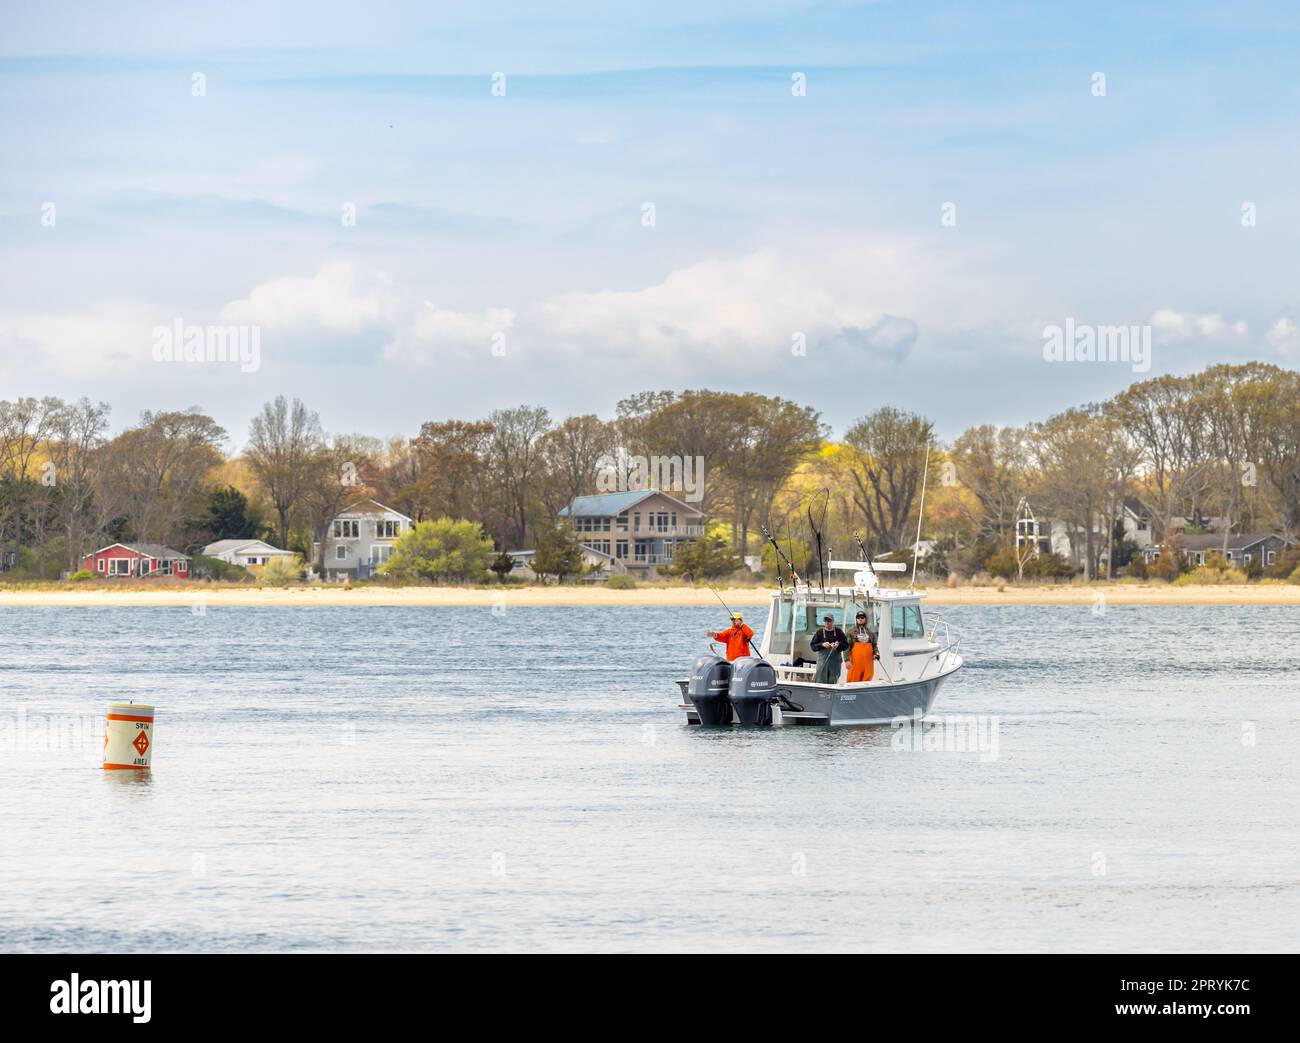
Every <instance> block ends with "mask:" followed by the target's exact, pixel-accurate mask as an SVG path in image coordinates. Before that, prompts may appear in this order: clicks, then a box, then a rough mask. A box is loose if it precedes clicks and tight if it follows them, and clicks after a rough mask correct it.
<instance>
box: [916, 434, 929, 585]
mask: <svg viewBox="0 0 1300 1043" xmlns="http://www.w3.org/2000/svg"><path fill="white" fill-rule="evenodd" d="M929 478H930V444H929V443H928V442H927V443H926V446H925V471H924V472H923V473H922V475H921V509H920V510H919V511H917V513H916V543H915V545H914V546H913V547H912V589H913V590H915V589H916V559H917V556H918V555H919V554H920V552H921V521H922V519H924V518H925V486H926V482H927V481H928V480H929Z"/></svg>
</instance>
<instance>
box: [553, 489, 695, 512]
mask: <svg viewBox="0 0 1300 1043" xmlns="http://www.w3.org/2000/svg"><path fill="white" fill-rule="evenodd" d="M652 496H662V497H664V498H665V499H668V500H672V502H673V503H675V504H677V505H678V506H679V507H681V508H682V509H683V510H687V511H690V512H691V513H692V514H702V513H703V512H702V511H701V510H700V509H699V508H698V507H692V506H691V505H690V504H689V503H682V501H681V500H679V499H677V498H676V497H674V496H669V495H668V494H667V493H666V492H664V491H663V490H662V489H638V490H636V491H634V492H626V493H593V494H592V495H591V496H579V497H577V498H576V499H574V501H573V502H572V503H571V504H569V506H567V507H565V508H563V509H562V510H561V511H560V514H559V516H560V517H561V518H612V517H613V516H614V515H616V514H622V513H623V512H624V511H626V510H629V509H631V508H632V507H635V506H636V505H637V504H638V503H641V502H642V501H643V500H648V499H650V497H652Z"/></svg>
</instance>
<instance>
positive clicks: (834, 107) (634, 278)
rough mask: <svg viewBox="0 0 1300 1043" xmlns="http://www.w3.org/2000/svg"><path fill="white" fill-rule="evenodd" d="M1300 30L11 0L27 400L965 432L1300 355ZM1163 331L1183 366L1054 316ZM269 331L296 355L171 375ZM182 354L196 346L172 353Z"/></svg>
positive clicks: (1144, 16)
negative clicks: (686, 402)
mask: <svg viewBox="0 0 1300 1043" xmlns="http://www.w3.org/2000/svg"><path fill="white" fill-rule="evenodd" d="M1297 54H1300V8H1297V7H1296V6H1295V5H1292V4H1285V3H1249V2H1247V3H1236V4H1232V5H1228V4H1222V3H1220V4H1202V3H1196V2H1190V3H1182V4H1178V5H1161V4H1145V3H1134V2H1126V3H1114V4H1108V3H1078V4H1075V3H1064V4H1062V3H1042V4H1021V3H1000V4H996V5H993V4H980V3H901V2H900V3H865V4H863V3H849V2H831V3H806V2H794V0H791V2H786V0H747V2H733V0H723V2H719V3H699V2H695V3H681V2H677V0H667V2H660V3H656V4H643V3H638V4H621V3H606V2H601V3H597V2H594V0H593V2H568V0H550V2H547V3H543V4H525V3H501V2H493V0H488V2H478V3H473V4H468V3H467V4H437V3H399V2H377V3H375V2H371V3H366V4H364V5H360V4H340V3H321V2H314V3H293V2H284V3H276V4H266V3H265V2H264V0H263V2H258V3H244V2H240V0H235V2H227V3H223V4H220V5H203V7H202V8H201V9H200V8H199V7H198V6H191V5H179V4H163V3H132V2H125V3H115V4H111V5H110V4H103V3H102V2H96V3H68V2H62V3H61V2H51V3H42V4H37V3H26V2H24V3H16V2H9V0H5V2H0V148H2V149H3V151H2V152H0V158H2V159H3V162H0V398H8V399H12V398H14V397H16V396H19V395H58V396H60V397H63V398H79V397H81V396H83V395H84V396H88V397H90V398H92V399H93V400H96V401H106V402H108V403H109V404H110V405H111V406H112V407H113V425H114V429H116V430H120V429H121V428H123V427H125V426H127V425H129V424H131V423H133V422H134V421H135V420H136V419H137V418H138V416H139V414H140V412H141V411H143V410H159V409H180V408H187V407H190V406H199V407H201V408H203V409H204V410H205V411H206V412H209V413H210V414H211V415H212V416H214V417H215V418H216V419H217V420H218V421H219V422H220V423H222V424H223V425H224V426H225V427H226V428H227V430H228V431H229V433H230V438H231V446H232V449H237V448H238V446H239V445H240V444H241V443H242V442H243V441H244V440H245V438H246V436H247V430H248V421H249V419H250V417H251V416H252V415H253V413H254V412H255V411H256V410H257V409H258V408H259V407H260V405H261V404H262V403H263V402H265V401H267V400H269V399H271V398H273V397H274V396H276V395H279V394H283V395H286V396H289V397H299V398H301V399H302V400H303V401H305V402H306V403H307V404H308V405H309V406H310V407H311V408H312V409H314V410H316V411H318V412H319V413H320V416H321V420H322V423H323V425H324V426H325V428H326V429H327V430H329V431H333V432H363V433H367V434H373V435H378V436H381V437H387V436H394V435H410V434H413V433H414V432H415V431H417V430H418V428H419V425H420V424H421V423H423V422H424V421H427V420H440V419H448V418H452V417H456V418H466V419H470V418H479V417H482V416H484V415H486V414H487V413H489V412H490V411H491V410H493V409H497V408H503V407H509V406H515V405H521V404H525V403H526V404H530V405H544V406H546V407H547V408H549V409H550V410H551V411H552V412H553V413H554V414H555V415H556V416H557V417H562V416H565V415H569V414H574V413H588V412H592V413H597V414H599V415H601V416H605V417H609V416H612V415H613V412H614V409H615V406H616V403H617V402H618V400H619V399H620V398H623V397H625V396H627V395H629V394H631V393H634V392H637V391H642V390H654V389H665V388H667V389H674V390H682V389H686V388H699V387H711V388H717V389H727V390H744V391H758V392H762V393H764V394H777V395H782V396H785V397H787V398H791V399H794V400H796V401H798V402H799V403H801V404H805V405H810V406H813V407H814V408H816V409H818V410H819V411H820V412H821V414H822V416H823V418H824V419H825V420H826V422H827V423H828V424H829V425H830V426H831V428H832V430H833V431H835V432H842V431H843V430H844V428H845V427H847V426H848V425H849V424H850V423H852V421H853V420H854V419H856V418H857V417H859V416H862V415H863V414H865V413H867V412H869V411H871V410H872V409H875V408H878V407H879V406H882V405H893V406H897V407H899V408H902V409H907V410H912V411H916V412H919V413H922V414H924V415H925V416H927V417H929V418H930V419H931V420H932V421H933V422H934V423H935V426H936V429H937V431H938V433H939V434H940V435H941V436H943V437H946V438H952V437H955V436H956V435H957V434H959V433H960V432H961V431H962V430H963V429H964V428H966V427H967V426H969V425H972V424H978V423H996V424H1019V423H1025V422H1028V421H1032V420H1041V419H1046V418H1047V416H1049V415H1050V414H1052V413H1054V412H1058V411H1060V410H1062V409H1066V408H1069V407H1070V406H1074V405H1078V404H1081V403H1084V402H1087V401H1098V400H1101V399H1104V398H1107V397H1109V396H1111V395H1113V394H1115V393H1116V392H1117V391H1119V390H1121V389H1122V388H1123V387H1125V386H1127V385H1128V384H1129V383H1131V382H1132V381H1134V380H1138V379H1144V378H1147V377H1150V376H1154V375H1158V374H1161V373H1186V372H1191V371H1194V370H1197V369H1200V368H1203V367H1204V366H1206V365H1209V364H1213V363H1217V362H1243V361H1247V360H1260V361H1267V362H1273V363H1276V364H1279V365H1285V366H1294V365H1295V364H1296V362H1297V359H1298V358H1300V341H1298V339H1297V322H1300V279H1298V278H1297V277H1298V275H1300V249H1298V247H1300V202H1298V201H1297V192H1296V185H1297V184H1298V183H1300V178H1298V177H1297V175H1298V173H1300V134H1297V123H1298V122H1300V117H1298V116H1297V114H1298V113H1300V77H1298V76H1297V75H1296V72H1295V65H1296V59H1295V56H1296V55H1297ZM1067 321H1069V322H1071V323H1072V324H1074V325H1075V326H1077V327H1092V328H1097V327H1110V326H1125V327H1138V328H1139V330H1140V329H1141V328H1143V327H1145V328H1148V329H1149V331H1150V338H1151V353H1150V358H1149V360H1148V362H1149V367H1147V366H1146V365H1142V366H1139V365H1138V364H1136V363H1134V362H1133V361H1132V360H1131V359H1130V360H1123V359H1121V360H1114V361H1100V362H1089V361H1073V362H1071V361H1049V360H1048V359H1045V357H1044V343H1045V331H1046V330H1047V329H1049V328H1050V327H1052V326H1062V325H1063V324H1065V323H1066V322H1067ZM178 325H179V327H180V330H181V333H182V337H183V336H184V334H185V331H186V330H187V329H188V328H190V327H198V328H200V330H202V329H205V328H207V327H213V328H214V329H215V328H218V327H220V328H221V329H222V330H233V331H235V332H236V333H237V331H238V330H240V329H241V328H242V329H243V330H244V331H245V334H246V335H247V336H248V337H249V338H251V337H252V336H253V335H254V334H255V335H256V338H257V339H256V343H257V348H258V350H257V358H256V362H255V364H253V363H252V361H251V360H250V359H249V358H247V357H246V358H245V362H244V363H243V364H240V363H239V362H238V361H235V362H233V363H232V362H223V361H184V360H183V359H182V360H179V361H178V360H169V359H168V357H167V352H168V345H169V342H168V341H167V338H168V337H170V336H171V335H172V333H171V331H173V330H175V329H176V328H177V326H178ZM160 331H161V332H160Z"/></svg>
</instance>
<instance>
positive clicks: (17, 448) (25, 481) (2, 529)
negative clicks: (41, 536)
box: [0, 398, 63, 568]
mask: <svg viewBox="0 0 1300 1043" xmlns="http://www.w3.org/2000/svg"><path fill="white" fill-rule="evenodd" d="M62 407H63V403H62V402H61V401H60V400H59V399H57V398H40V399H37V398H19V399H16V400H15V401H13V402H3V401H0V486H2V487H3V488H2V489H0V492H2V493H3V500H2V504H3V506H2V507H0V554H2V553H3V549H4V547H5V545H6V543H8V544H10V545H11V546H12V551H11V552H10V553H11V554H12V556H13V559H14V561H15V562H16V561H17V560H18V558H19V557H20V555H21V554H22V546H23V536H24V533H25V530H26V528H27V525H28V522H29V520H30V519H29V514H30V512H31V511H32V510H33V509H34V508H35V504H36V501H37V500H38V499H40V500H43V499H44V497H45V496H46V495H47V494H46V493H45V492H44V491H43V490H44V489H46V488H48V487H47V486H42V485H41V484H40V483H39V482H38V481H37V480H36V478H35V476H34V473H33V467H34V464H35V463H36V461H37V458H38V454H39V452H40V451H41V450H42V449H43V447H44V445H45V441H46V439H47V438H48V436H49V433H50V428H51V425H52V423H53V420H54V416H55V414H56V413H57V412H58V411H59V410H60V409H61V408H62ZM6 534H7V535H6ZM3 565H4V561H3V560H0V567H3ZM43 566H44V559H43V558H42V568H43Z"/></svg>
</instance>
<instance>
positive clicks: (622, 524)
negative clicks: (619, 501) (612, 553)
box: [617, 511, 627, 532]
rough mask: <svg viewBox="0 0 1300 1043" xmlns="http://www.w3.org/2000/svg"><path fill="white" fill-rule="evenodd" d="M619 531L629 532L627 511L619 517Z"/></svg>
mask: <svg viewBox="0 0 1300 1043" xmlns="http://www.w3.org/2000/svg"><path fill="white" fill-rule="evenodd" d="M617 527H618V531H619V532H627V511H624V512H623V513H622V514H620V515H619V516H618V526H617Z"/></svg>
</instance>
